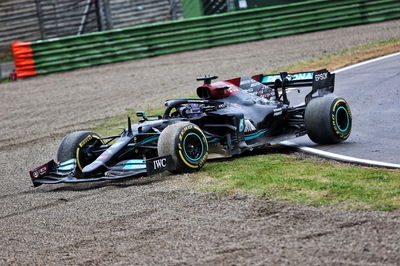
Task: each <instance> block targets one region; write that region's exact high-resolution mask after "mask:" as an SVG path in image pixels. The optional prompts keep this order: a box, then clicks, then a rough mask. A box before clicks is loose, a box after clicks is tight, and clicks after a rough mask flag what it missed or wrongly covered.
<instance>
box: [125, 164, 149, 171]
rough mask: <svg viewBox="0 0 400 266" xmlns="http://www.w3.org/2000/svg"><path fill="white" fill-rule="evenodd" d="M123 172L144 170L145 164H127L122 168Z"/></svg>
mask: <svg viewBox="0 0 400 266" xmlns="http://www.w3.org/2000/svg"><path fill="white" fill-rule="evenodd" d="M123 169H124V170H137V169H146V164H127V165H125V166H124V167H123Z"/></svg>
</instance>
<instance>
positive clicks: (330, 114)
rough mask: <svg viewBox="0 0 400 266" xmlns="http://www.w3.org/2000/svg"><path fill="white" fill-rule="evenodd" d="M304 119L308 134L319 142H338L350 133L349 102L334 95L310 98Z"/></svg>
mask: <svg viewBox="0 0 400 266" xmlns="http://www.w3.org/2000/svg"><path fill="white" fill-rule="evenodd" d="M304 121H305V127H306V130H307V134H308V136H309V137H310V139H311V140H312V141H314V142H316V143H319V144H334V143H339V142H341V141H344V140H346V139H347V138H348V137H349V136H350V133H351V126H352V117H351V111H350V107H349V104H348V103H347V102H346V100H345V99H343V98H340V97H336V96H334V95H327V96H323V97H317V98H315V99H312V100H311V101H310V102H309V103H308V105H307V107H306V110H305V114H304Z"/></svg>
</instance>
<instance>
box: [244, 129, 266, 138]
mask: <svg viewBox="0 0 400 266" xmlns="http://www.w3.org/2000/svg"><path fill="white" fill-rule="evenodd" d="M267 132H268V129H265V130H261V131H260V132H258V133H257V134H255V135H253V136H248V137H244V140H252V139H255V138H258V137H259V136H261V135H263V134H265V133H267Z"/></svg>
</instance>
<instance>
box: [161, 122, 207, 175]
mask: <svg viewBox="0 0 400 266" xmlns="http://www.w3.org/2000/svg"><path fill="white" fill-rule="evenodd" d="M157 149H158V156H167V155H171V156H172V160H173V163H174V165H175V170H174V171H171V172H172V173H174V174H177V173H185V172H193V171H197V170H200V168H202V167H203V165H204V164H205V163H206V160H207V157H208V143H207V139H206V137H205V135H204V133H203V131H202V130H201V129H200V128H199V127H198V126H196V125H195V124H192V123H188V122H179V123H176V124H172V125H170V126H168V127H166V128H165V129H164V130H163V131H162V132H161V135H160V138H159V139H158V144H157Z"/></svg>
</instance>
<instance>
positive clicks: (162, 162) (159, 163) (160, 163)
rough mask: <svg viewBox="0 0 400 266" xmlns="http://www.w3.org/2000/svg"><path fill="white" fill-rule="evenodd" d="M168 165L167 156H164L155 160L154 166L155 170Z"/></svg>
mask: <svg viewBox="0 0 400 266" xmlns="http://www.w3.org/2000/svg"><path fill="white" fill-rule="evenodd" d="M165 167H167V158H162V159H158V160H154V161H153V168H154V169H155V170H157V169H160V168H165Z"/></svg>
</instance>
